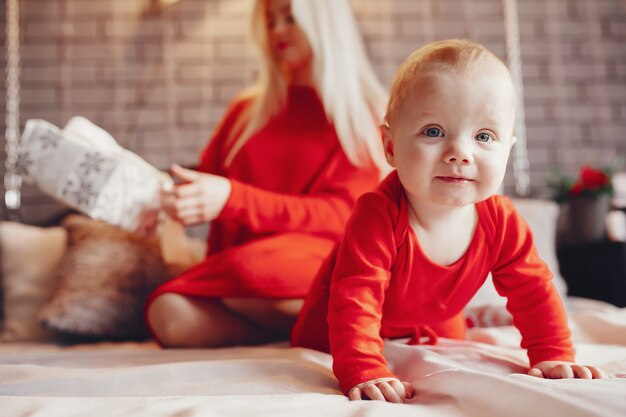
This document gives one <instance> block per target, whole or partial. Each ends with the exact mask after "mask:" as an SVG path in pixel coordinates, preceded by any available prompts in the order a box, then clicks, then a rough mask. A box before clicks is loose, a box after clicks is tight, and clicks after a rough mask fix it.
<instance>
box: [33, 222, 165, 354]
mask: <svg viewBox="0 0 626 417" xmlns="http://www.w3.org/2000/svg"><path fill="white" fill-rule="evenodd" d="M62 225H63V227H64V228H65V229H66V230H67V233H68V247H67V252H66V254H65V256H63V258H62V259H61V261H60V263H59V265H58V267H57V269H56V271H55V272H54V274H53V275H54V277H53V281H55V282H57V287H56V289H54V291H53V293H52V295H51V298H50V300H49V301H48V302H46V303H45V305H44V306H43V307H42V309H41V311H40V312H39V318H40V320H41V323H42V324H43V326H44V327H45V328H46V329H48V330H49V331H51V332H52V333H53V334H54V335H55V337H57V338H58V339H60V340H64V341H70V342H73V341H89V340H138V339H144V338H146V337H148V331H147V328H146V325H145V323H144V317H143V308H144V304H145V301H146V299H147V297H148V295H149V294H150V292H152V290H154V289H155V288H156V287H157V286H158V285H159V284H161V283H163V282H164V281H166V280H167V279H169V278H170V277H171V273H170V270H169V269H168V267H167V265H166V264H165V262H164V261H163V258H162V257H161V253H160V246H159V240H158V237H156V236H153V237H151V238H146V237H143V236H141V235H139V234H135V233H132V232H127V231H123V230H121V229H119V228H117V227H115V226H111V225H108V224H106V223H104V222H100V221H97V220H92V219H90V218H88V217H85V216H82V215H70V216H68V217H67V218H66V219H65V220H64V221H63V223H62Z"/></svg>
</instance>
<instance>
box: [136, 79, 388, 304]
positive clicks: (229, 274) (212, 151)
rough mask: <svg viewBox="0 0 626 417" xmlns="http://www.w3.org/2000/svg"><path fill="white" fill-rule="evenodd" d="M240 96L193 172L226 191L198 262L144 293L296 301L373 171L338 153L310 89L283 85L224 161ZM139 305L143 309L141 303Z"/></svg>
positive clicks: (373, 179) (370, 185) (372, 181)
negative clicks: (282, 99)
mask: <svg viewBox="0 0 626 417" xmlns="http://www.w3.org/2000/svg"><path fill="white" fill-rule="evenodd" d="M250 104H251V102H250V100H236V101H235V102H234V103H233V104H231V106H230V108H229V109H228V111H227V113H226V116H225V117H224V119H223V120H222V122H221V123H220V125H219V127H218V128H217V130H216V132H215V134H214V136H213V138H212V139H211V140H210V142H209V145H208V147H207V148H206V149H205V150H204V151H203V153H202V157H201V162H200V167H199V170H200V171H202V172H207V173H212V174H217V175H221V176H224V177H227V178H228V179H229V180H230V181H231V184H232V192H231V194H230V197H229V199H228V201H227V202H226V205H225V207H224V209H223V211H222V212H221V214H220V216H219V217H218V218H217V219H215V220H214V221H213V222H212V223H211V231H210V235H209V245H208V251H207V257H206V259H205V260H204V261H203V262H202V263H200V264H198V265H196V266H194V267H192V268H191V269H189V270H187V271H186V272H184V273H183V274H182V275H181V276H179V277H177V278H175V279H173V280H171V281H169V282H167V283H165V284H163V285H162V286H161V287H159V288H157V290H156V291H155V292H154V293H153V294H152V295H151V296H150V299H149V300H148V306H149V304H150V303H151V302H152V301H153V300H154V299H155V298H156V297H157V296H158V295H160V294H163V293H166V292H175V293H179V294H184V295H189V296H198V297H212V298H213V297H214V298H223V297H254V298H302V297H304V296H305V295H306V292H307V290H308V288H309V287H310V285H311V282H312V280H313V278H314V277H315V274H316V273H317V271H318V270H319V268H320V265H321V264H322V262H323V260H324V259H325V258H326V257H327V256H328V254H329V253H330V251H331V250H332V247H333V245H334V244H335V242H336V240H337V239H338V238H339V236H340V235H341V234H342V233H343V229H344V226H345V222H346V220H347V218H348V217H349V214H350V211H351V209H352V207H353V205H354V202H355V201H356V199H357V198H358V196H360V195H361V194H362V193H364V192H365V191H368V190H372V189H374V188H375V186H376V184H377V183H378V170H377V169H376V168H374V167H373V166H372V167H370V168H357V167H355V166H353V165H352V164H351V163H350V161H349V160H348V159H347V157H346V155H345V153H344V151H343V149H342V147H341V145H340V143H339V139H338V137H337V134H336V132H335V129H334V127H333V125H332V124H331V123H330V122H329V121H328V119H327V118H326V114H325V112H324V108H323V105H322V103H321V101H320V99H319V97H318V95H317V93H316V91H315V90H314V89H313V88H309V87H302V86H292V87H290V88H289V89H288V93H287V99H286V104H285V107H284V109H283V110H282V111H281V112H280V113H279V114H277V115H276V116H274V117H273V118H272V119H271V120H270V121H269V122H268V123H267V125H266V126H265V127H263V128H262V129H260V130H259V131H258V132H256V133H255V134H253V135H252V136H251V137H250V138H249V140H248V141H247V142H246V143H245V145H244V146H243V147H242V148H241V149H240V150H239V152H238V153H237V154H236V156H235V158H234V159H233V161H232V162H231V163H230V164H229V165H228V166H226V165H225V164H224V162H223V161H224V160H225V158H226V155H227V154H228V151H229V149H230V148H229V146H230V144H227V143H226V142H227V137H228V134H229V132H230V131H231V129H233V128H234V126H235V125H236V122H237V120H238V119H239V118H240V117H242V114H244V110H245V109H247V108H248V106H250ZM146 311H147V307H146Z"/></svg>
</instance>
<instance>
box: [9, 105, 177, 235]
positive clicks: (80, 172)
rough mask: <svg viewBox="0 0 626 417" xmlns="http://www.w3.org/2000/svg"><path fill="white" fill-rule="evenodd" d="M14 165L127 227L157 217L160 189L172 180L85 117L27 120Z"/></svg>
mask: <svg viewBox="0 0 626 417" xmlns="http://www.w3.org/2000/svg"><path fill="white" fill-rule="evenodd" d="M17 169H18V172H19V173H20V175H22V177H23V178H24V180H25V181H26V182H29V183H32V184H35V185H37V186H38V187H39V188H40V189H41V191H42V192H44V193H45V194H48V195H50V196H51V197H53V198H55V199H57V200H59V201H61V202H63V203H65V204H66V205H68V206H70V207H72V208H75V209H77V210H79V211H80V212H82V213H84V214H86V215H88V216H90V217H92V218H94V219H97V220H102V221H105V222H107V223H110V224H113V225H116V226H119V227H121V228H123V229H125V230H130V231H137V230H138V228H139V227H140V226H141V225H142V222H143V221H145V219H147V218H154V217H156V214H157V213H158V210H159V206H160V201H159V190H160V188H161V187H162V186H169V184H170V183H171V179H170V178H169V177H168V176H167V175H166V174H164V173H162V172H160V171H158V170H157V169H156V168H154V167H152V166H151V165H150V164H148V163H147V162H146V161H144V160H143V159H141V158H140V157H139V156H137V155H136V154H134V153H132V152H130V151H128V150H126V149H124V148H122V147H121V146H119V145H118V144H117V142H116V141H115V139H114V138H113V137H112V136H111V135H109V134H108V133H107V132H106V131H104V130H103V129H101V128H99V127H98V126H96V125H94V124H93V123H91V122H90V121H89V120H87V119H85V118H83V117H74V118H72V119H71V120H70V121H69V122H68V124H67V125H66V126H65V128H64V129H63V130H61V129H59V128H58V127H57V126H55V125H53V124H51V123H49V122H46V121H45V120H40V119H31V120H28V121H27V122H26V126H25V128H24V132H23V133H22V138H21V141H20V147H19V157H18V163H17ZM166 184H167V185H166Z"/></svg>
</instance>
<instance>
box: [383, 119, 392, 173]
mask: <svg viewBox="0 0 626 417" xmlns="http://www.w3.org/2000/svg"><path fill="white" fill-rule="evenodd" d="M380 136H381V138H382V141H383V150H384V151H385V159H386V160H387V163H389V165H391V166H392V167H395V166H396V165H395V164H394V155H393V137H392V134H391V129H390V128H389V124H388V123H387V122H385V123H383V124H382V125H380Z"/></svg>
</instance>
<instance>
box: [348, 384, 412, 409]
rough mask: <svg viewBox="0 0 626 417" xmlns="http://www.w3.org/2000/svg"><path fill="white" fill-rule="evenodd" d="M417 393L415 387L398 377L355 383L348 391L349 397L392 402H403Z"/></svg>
mask: <svg viewBox="0 0 626 417" xmlns="http://www.w3.org/2000/svg"><path fill="white" fill-rule="evenodd" d="M414 395H415V388H413V386H412V385H411V384H409V383H408V382H405V381H400V380H399V379H396V378H378V379H372V380H370V381H366V382H362V383H360V384H358V385H355V386H354V387H352V388H351V389H350V391H348V398H350V400H351V401H354V400H367V399H370V400H378V401H388V402H390V403H403V402H404V400H409V399H411V398H413V396H414Z"/></svg>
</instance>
